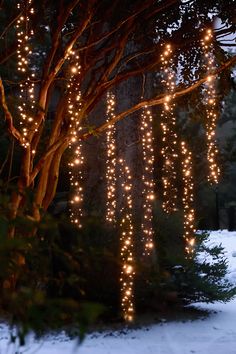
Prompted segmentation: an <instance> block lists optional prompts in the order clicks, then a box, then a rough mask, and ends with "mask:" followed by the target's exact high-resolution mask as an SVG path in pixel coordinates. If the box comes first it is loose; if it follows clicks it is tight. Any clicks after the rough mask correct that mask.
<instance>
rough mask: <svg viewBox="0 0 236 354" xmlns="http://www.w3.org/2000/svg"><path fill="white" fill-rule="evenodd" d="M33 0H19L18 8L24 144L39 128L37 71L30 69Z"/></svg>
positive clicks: (17, 27) (17, 28)
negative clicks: (30, 133) (36, 89)
mask: <svg viewBox="0 0 236 354" xmlns="http://www.w3.org/2000/svg"><path fill="white" fill-rule="evenodd" d="M32 3H33V1H32V0H28V1H19V2H18V3H17V8H18V9H19V10H20V12H21V14H20V17H19V18H18V20H17V24H16V32H17V69H18V72H19V73H20V74H21V79H22V82H21V83H20V94H19V99H20V103H19V105H18V111H19V114H20V125H21V127H22V132H23V146H24V147H27V146H29V142H28V137H29V132H31V131H33V132H36V131H37V130H38V126H37V122H34V109H35V84H34V80H35V73H34V70H33V68H31V69H29V61H30V59H29V58H30V55H31V54H32V50H31V48H30V40H31V38H32V36H33V34H34V33H33V30H32V29H30V23H31V22H32V19H31V17H32V16H33V14H34V8H33V6H32Z"/></svg>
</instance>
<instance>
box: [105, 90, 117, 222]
mask: <svg viewBox="0 0 236 354" xmlns="http://www.w3.org/2000/svg"><path fill="white" fill-rule="evenodd" d="M106 104H107V110H106V116H107V122H109V121H110V120H111V119H112V118H113V117H114V110H115V95H114V94H113V93H111V92H108V93H107V97H106ZM115 134H116V129H115V126H114V125H109V126H108V129H107V131H106V144H107V159H106V188H107V201H106V220H107V221H108V222H111V223H113V224H115V222H116V138H115Z"/></svg>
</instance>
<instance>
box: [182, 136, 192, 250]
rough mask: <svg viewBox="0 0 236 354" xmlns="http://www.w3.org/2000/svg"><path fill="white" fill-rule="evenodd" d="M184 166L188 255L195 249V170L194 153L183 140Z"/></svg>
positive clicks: (184, 206)
mask: <svg viewBox="0 0 236 354" xmlns="http://www.w3.org/2000/svg"><path fill="white" fill-rule="evenodd" d="M181 153H182V168H183V188H184V193H183V208H184V239H185V242H186V245H185V250H186V252H187V254H188V255H191V254H192V253H193V251H194V245H195V238H194V233H195V231H196V230H195V228H194V223H195V218H194V207H193V171H192V153H191V151H189V150H188V148H187V147H186V143H185V142H181Z"/></svg>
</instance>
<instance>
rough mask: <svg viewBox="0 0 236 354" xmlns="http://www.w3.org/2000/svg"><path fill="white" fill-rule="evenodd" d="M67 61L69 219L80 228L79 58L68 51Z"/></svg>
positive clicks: (81, 197)
mask: <svg viewBox="0 0 236 354" xmlns="http://www.w3.org/2000/svg"><path fill="white" fill-rule="evenodd" d="M68 60H70V61H72V62H74V64H73V66H72V67H71V70H70V77H69V82H68V85H67V89H68V117H69V119H70V132H71V135H72V138H71V144H70V148H71V149H72V148H73V155H74V156H73V159H72V161H71V162H69V164H68V165H69V175H70V185H71V189H72V192H73V196H72V199H71V201H70V219H71V222H72V223H74V224H75V225H76V226H77V227H79V228H81V227H82V223H81V218H82V215H83V213H82V203H83V199H84V196H83V188H82V186H81V184H82V182H83V171H82V166H83V163H84V157H83V155H82V151H81V150H82V143H81V141H79V142H78V141H77V134H78V132H79V131H81V126H80V125H79V123H80V122H79V120H78V112H79V111H80V109H81V92H80V74H81V73H80V69H81V67H80V63H79V57H78V55H76V54H75V52H74V51H70V56H69V57H68Z"/></svg>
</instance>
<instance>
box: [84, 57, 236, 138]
mask: <svg viewBox="0 0 236 354" xmlns="http://www.w3.org/2000/svg"><path fill="white" fill-rule="evenodd" d="M235 63H236V55H234V56H233V57H232V58H231V59H230V60H228V61H227V62H225V63H224V64H222V66H221V67H219V68H218V69H216V70H215V71H214V72H213V73H212V74H211V75H218V74H220V73H221V72H222V71H224V70H225V69H227V68H229V67H231V66H233V65H234V64H235ZM208 77H209V75H206V76H205V77H203V78H202V79H200V80H197V81H196V82H194V83H193V84H192V85H190V86H188V87H186V88H183V89H181V90H179V91H176V92H175V93H174V95H175V98H178V97H181V96H183V95H186V94H188V93H190V92H192V91H193V90H195V89H196V88H197V87H199V86H201V85H202V84H203V83H204V82H205V81H207V78H208ZM165 96H166V95H164V94H162V95H159V96H158V97H154V98H151V99H149V100H143V101H141V102H139V103H138V104H136V105H135V106H133V107H131V108H129V109H128V110H126V111H124V112H121V113H120V114H118V115H116V116H115V117H114V118H112V119H111V120H110V121H109V122H106V123H104V124H102V125H101V126H99V127H97V128H95V129H94V130H93V131H92V132H87V133H84V134H82V135H81V136H79V137H78V139H81V140H85V139H87V138H88V137H90V136H93V135H98V134H100V133H102V132H103V131H104V130H106V129H107V128H108V126H110V125H113V124H115V123H116V122H118V121H120V120H121V119H123V118H125V117H126V116H128V115H130V114H132V113H134V112H136V111H138V110H140V109H141V108H143V107H144V106H147V107H152V106H158V105H160V104H163V103H164V102H165Z"/></svg>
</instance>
